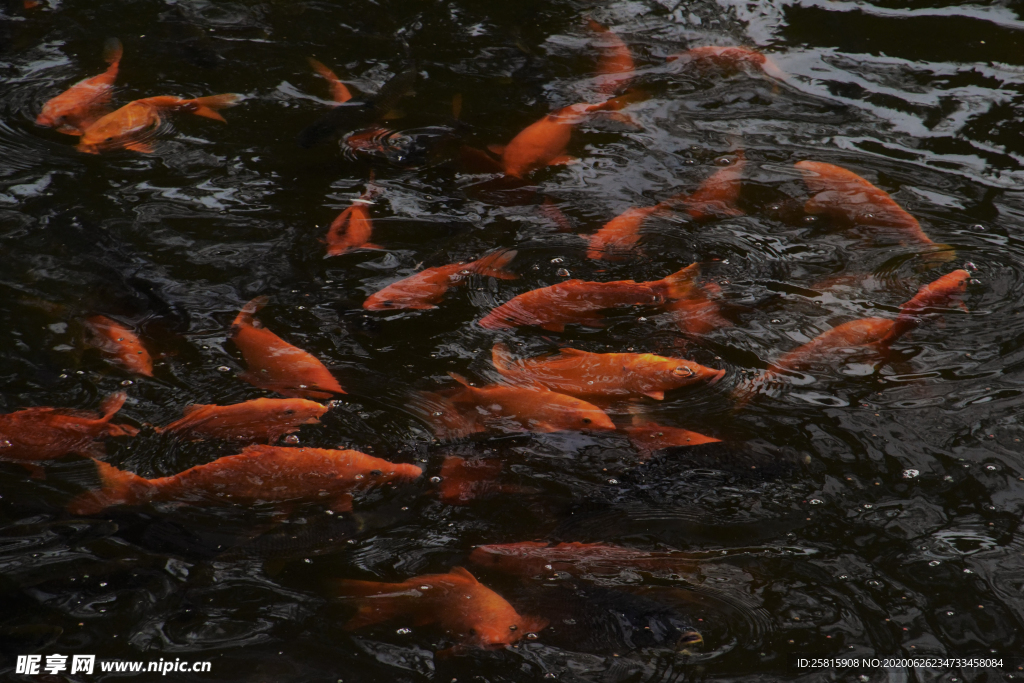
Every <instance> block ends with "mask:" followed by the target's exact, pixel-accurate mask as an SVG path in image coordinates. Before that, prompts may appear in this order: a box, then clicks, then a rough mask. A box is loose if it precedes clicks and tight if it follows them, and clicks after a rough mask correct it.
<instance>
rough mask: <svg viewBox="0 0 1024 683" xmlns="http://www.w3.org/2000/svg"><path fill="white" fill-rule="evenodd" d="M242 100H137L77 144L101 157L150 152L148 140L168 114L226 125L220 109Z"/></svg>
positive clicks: (212, 97) (99, 123)
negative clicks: (112, 152) (125, 151)
mask: <svg viewBox="0 0 1024 683" xmlns="http://www.w3.org/2000/svg"><path fill="white" fill-rule="evenodd" d="M239 99H240V96H239V95H233V94H225V95H209V96H207V97H197V98H195V99H192V100H183V99H181V98H180V97H173V96H170V95H162V96H159V97H147V98H145V99H141V100H135V101H134V102H129V103H128V104H126V105H124V106H123V107H121V108H120V109H118V110H117V111H114V112H111V113H109V114H107V115H106V116H104V117H102V118H100V119H99V120H97V121H96V122H95V123H93V124H92V125H91V126H89V127H88V128H86V129H85V131H84V132H83V133H82V138H81V140H80V141H79V142H78V150H79V151H80V152H88V153H89V154H99V153H100V152H105V151H110V150H114V149H122V148H124V149H130V150H134V151H136V152H145V153H149V152H152V151H153V147H152V146H151V145H150V144H149V142H148V141H147V140H148V139H150V138H152V136H153V134H154V133H155V132H156V128H157V127H158V126H159V125H160V122H161V121H162V120H163V116H164V115H165V114H167V113H172V112H173V113H188V114H195V115H196V116H203V117H205V118H208V119H214V120H216V121H222V122H223V121H224V117H223V116H221V115H220V114H218V113H217V110H218V109H224V108H226V107H233V106H235V105H236V104H237V103H238V100H239Z"/></svg>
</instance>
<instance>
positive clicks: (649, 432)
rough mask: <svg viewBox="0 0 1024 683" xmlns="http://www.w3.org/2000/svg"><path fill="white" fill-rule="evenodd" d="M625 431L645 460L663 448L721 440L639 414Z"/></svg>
mask: <svg viewBox="0 0 1024 683" xmlns="http://www.w3.org/2000/svg"><path fill="white" fill-rule="evenodd" d="M623 431H624V432H626V434H628V435H629V440H630V441H631V442H632V443H633V447H634V448H636V450H637V452H638V453H639V454H640V457H641V458H643V459H645V460H646V459H647V458H649V457H651V455H652V454H654V452H655V451H660V450H662V449H663V448H672V447H674V446H699V445H701V444H705V443H719V442H721V439H716V438H714V437H710V436H704V435H703V434H698V433H697V432H691V431H690V430H689V429H682V428H680V427H668V426H666V425H660V424H658V423H656V422H651V421H650V420H645V419H644V418H642V417H640V416H639V415H634V416H633V424H632V425H631V426H629V427H625V428H623Z"/></svg>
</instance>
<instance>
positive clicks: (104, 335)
mask: <svg viewBox="0 0 1024 683" xmlns="http://www.w3.org/2000/svg"><path fill="white" fill-rule="evenodd" d="M84 324H85V328H86V330H88V331H89V333H90V339H89V340H88V341H89V343H90V344H91V345H92V346H95V347H96V348H98V349H99V350H100V351H102V352H103V353H104V354H106V355H107V356H109V357H111V358H112V359H113V360H114V362H115V363H117V364H118V365H121V366H122V367H124V368H125V369H126V370H128V371H129V372H134V373H136V374H138V375H145V376H146V377H152V376H153V358H152V356H150V355H149V352H148V351H147V350H146V347H144V346H143V345H142V340H140V339H139V337H138V335H136V334H135V332H133V331H132V330H130V329H128V328H127V327H125V326H124V325H122V324H121V323H119V322H117V321H115V320H111V319H110V318H108V317H106V316H104V315H94V316H91V317H89V318H86V319H85V321H84Z"/></svg>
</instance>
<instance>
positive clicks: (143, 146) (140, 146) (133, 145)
mask: <svg viewBox="0 0 1024 683" xmlns="http://www.w3.org/2000/svg"><path fill="white" fill-rule="evenodd" d="M124 148H125V149H130V150H132V151H133V152H142V153H143V154H152V153H153V146H152V145H150V144H148V143H145V142H129V143H128V144H126V145H125V146H124Z"/></svg>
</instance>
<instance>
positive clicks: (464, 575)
mask: <svg viewBox="0 0 1024 683" xmlns="http://www.w3.org/2000/svg"><path fill="white" fill-rule="evenodd" d="M448 573H449V574H451V575H452V576H457V577H458V578H460V579H466V580H467V581H471V582H472V583H480V582H479V581H477V580H476V577H475V576H473V575H472V574H470V573H469V570H468V569H466V568H465V567H452V570H451V571H450V572H448Z"/></svg>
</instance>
